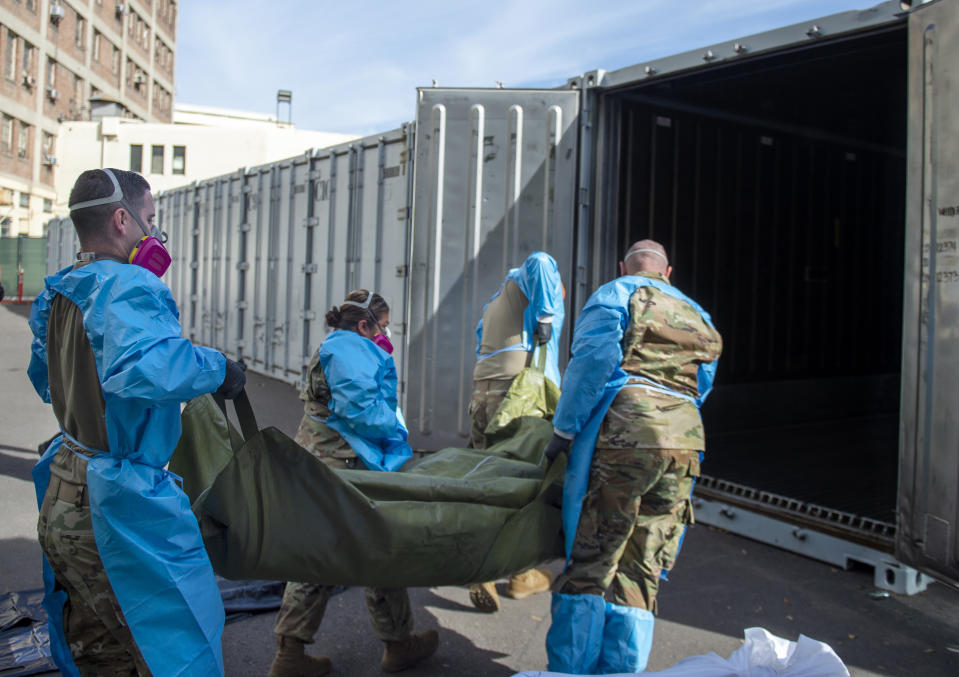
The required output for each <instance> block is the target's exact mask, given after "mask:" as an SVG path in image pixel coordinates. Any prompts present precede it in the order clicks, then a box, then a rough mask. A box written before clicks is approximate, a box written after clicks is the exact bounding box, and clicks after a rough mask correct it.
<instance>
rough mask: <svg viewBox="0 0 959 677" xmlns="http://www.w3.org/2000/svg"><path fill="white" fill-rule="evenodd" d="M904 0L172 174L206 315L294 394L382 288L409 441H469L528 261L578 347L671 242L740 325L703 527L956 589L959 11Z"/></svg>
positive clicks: (428, 445) (712, 429)
mask: <svg viewBox="0 0 959 677" xmlns="http://www.w3.org/2000/svg"><path fill="white" fill-rule="evenodd" d="M910 4H911V3H907V2H898V1H895V2H885V3H882V4H880V5H877V6H875V7H873V8H870V9H865V10H862V11H853V12H844V13H841V14H836V15H832V16H828V17H824V18H822V19H817V20H814V21H809V22H804V23H802V24H797V25H794V26H788V27H785V28H782V29H778V30H775V31H770V32H767V33H763V34H760V35H753V36H748V37H744V38H740V39H738V40H733V41H729V42H726V43H721V44H718V45H713V46H710V47H704V48H703V49H700V50H694V51H691V52H686V53H683V54H678V55H675V56H671V57H666V58H663V59H657V60H654V61H650V62H647V63H641V64H637V65H635V66H631V67H628V68H623V69H620V70H617V71H611V72H607V71H593V72H590V73H586V74H584V75H582V76H576V77H573V78H571V79H570V80H569V81H568V82H567V83H566V84H565V85H563V86H560V87H558V88H556V89H552V90H529V89H526V90H510V89H495V90H492V89H491V90H480V89H444V88H423V89H420V90H418V92H417V101H416V122H415V125H414V124H410V125H404V126H403V128H401V129H399V130H394V131H392V132H388V133H385V134H383V135H378V136H372V137H368V138H366V139H362V140H360V141H356V142H353V143H350V144H345V145H342V146H337V147H334V148H330V149H323V150H317V151H311V152H309V153H306V154H305V155H303V156H300V157H297V158H293V159H291V160H287V161H283V162H277V163H273V164H270V165H265V166H263V167H256V168H250V169H242V170H239V171H237V172H235V173H234V174H230V175H226V176H222V177H218V178H215V179H210V180H208V181H202V182H199V183H196V184H193V185H191V186H188V187H184V188H181V189H177V190H173V191H168V192H166V193H164V194H162V195H160V196H159V198H158V214H159V217H160V221H161V224H162V227H163V228H164V229H165V230H167V231H169V232H170V235H171V242H172V243H174V247H173V251H174V256H175V258H174V265H173V267H172V268H171V271H170V272H169V273H168V274H167V281H168V283H169V284H170V286H171V288H172V289H173V291H174V295H175V297H176V299H177V301H178V303H179V305H180V309H181V319H182V323H183V326H184V331H185V333H186V334H187V335H188V336H190V337H191V338H193V339H194V340H196V341H198V342H200V343H204V344H206V345H212V346H214V347H217V348H219V349H221V350H223V351H224V352H226V353H227V354H228V355H231V356H232V357H235V358H239V357H242V358H244V359H246V360H247V361H248V363H249V364H250V365H251V368H252V369H254V370H256V371H259V372H261V373H264V374H268V375H270V376H273V377H276V378H279V379H282V380H285V381H287V382H289V383H292V384H297V383H298V382H299V380H300V379H301V378H302V375H303V373H304V369H305V366H306V363H307V362H308V361H309V359H310V355H311V354H312V352H313V351H314V350H315V349H316V347H317V346H318V345H319V343H320V341H321V340H322V339H323V337H324V336H325V335H326V329H325V326H324V324H323V314H324V312H325V310H327V309H328V308H329V307H330V306H332V305H334V304H337V303H339V301H341V300H342V298H343V296H344V295H345V293H346V292H348V291H349V290H350V289H353V288H356V287H363V286H365V287H368V288H373V289H377V290H378V291H381V292H382V293H384V294H385V295H386V297H387V299H388V300H389V301H390V303H391V306H392V326H393V327H395V328H396V330H395V331H394V333H395V334H396V337H395V338H394V345H395V346H396V353H395V357H396V361H397V366H398V370H399V375H400V383H401V403H402V405H403V407H404V410H405V412H406V416H407V421H408V423H409V428H410V440H411V443H412V444H413V445H414V447H417V448H419V449H424V450H431V449H438V448H442V447H444V446H449V445H457V446H459V445H463V444H465V442H466V440H467V438H468V431H469V421H468V414H467V407H468V402H469V397H470V391H471V386H472V382H471V381H472V368H473V364H474V355H475V353H474V351H475V333H474V329H475V325H476V322H477V320H478V319H479V317H480V315H481V313H482V308H483V304H485V302H486V301H487V300H488V299H489V297H490V296H491V295H492V294H493V293H494V292H495V291H496V289H497V288H498V287H499V285H500V283H501V282H502V280H503V276H504V275H505V273H506V271H507V270H508V269H509V268H510V267H513V266H516V265H518V264H519V263H520V262H521V261H522V260H523V259H524V258H525V257H526V255H527V254H528V253H529V252H530V251H533V250H535V249H544V250H546V251H548V252H550V253H551V254H553V256H554V257H555V258H556V259H557V262H558V263H559V266H560V271H561V273H562V275H563V278H564V280H565V283H566V286H567V289H568V290H569V292H570V294H569V297H568V299H567V307H568V312H567V318H568V321H567V325H566V327H565V328H564V331H563V344H562V346H563V352H564V354H565V353H568V349H569V339H570V336H571V332H572V328H573V327H572V325H573V323H574V321H575V318H576V315H577V313H578V311H579V310H580V309H581V308H582V306H583V304H584V303H585V301H586V299H587V298H588V297H589V294H590V293H592V291H593V290H595V289H596V287H598V286H599V285H600V284H602V283H604V282H606V281H608V280H609V279H612V278H613V277H615V276H616V275H617V274H618V269H617V262H618V261H619V260H620V258H621V257H622V255H623V252H624V251H625V249H626V248H627V247H628V245H629V244H630V243H631V242H632V241H635V240H637V239H640V238H643V237H653V238H656V239H658V240H660V241H661V242H663V244H664V245H665V246H666V247H667V249H668V251H669V253H670V257H671V260H672V263H673V265H674V275H673V282H674V283H675V284H676V285H677V286H678V287H679V288H680V289H682V290H684V291H685V292H687V293H688V294H689V295H690V296H692V297H693V298H695V299H696V300H698V301H699V302H700V303H702V304H703V306H704V307H706V309H707V310H709V311H710V313H711V314H712V316H713V318H714V320H715V323H716V325H717V327H718V328H719V330H720V331H721V332H722V334H723V337H724V344H725V351H724V354H723V357H722V359H721V360H720V366H719V372H718V375H717V380H716V382H717V387H716V389H715V391H714V392H713V394H712V395H711V396H710V398H709V400H708V401H707V403H706V405H705V406H704V408H703V416H704V419H705V422H706V431H707V444H706V446H707V452H706V459H705V462H704V465H703V472H704V476H703V478H702V479H701V481H700V482H699V483H698V484H697V487H696V500H695V506H696V508H697V519H698V520H699V521H701V522H706V523H709V524H716V525H719V526H722V527H723V528H725V529H729V530H731V531H735V532H737V533H742V534H744V535H748V536H751V537H753V538H757V539H759V540H763V541H766V542H769V543H773V544H776V545H779V546H781V547H784V548H787V549H790V550H794V551H796V552H800V553H803V554H806V555H809V556H812V557H817V558H820V559H823V560H826V561H830V562H833V563H835V564H837V565H840V566H849V565H850V564H851V563H852V562H854V561H858V562H865V563H867V564H870V565H872V566H874V567H875V570H876V583H877V585H880V586H883V587H887V588H890V589H893V590H898V591H901V592H916V591H919V590H922V589H923V588H924V587H925V585H926V584H927V579H926V578H925V576H924V575H923V574H921V573H919V572H920V571H922V572H927V573H931V574H934V575H935V576H936V577H938V578H940V579H942V580H945V581H949V582H951V583H953V584H959V543H957V536H956V525H957V521H959V503H957V501H959V499H957V496H959V491H957V490H959V417H957V416H956V414H955V412H956V411H957V410H959V388H957V387H956V383H957V382H959V252H957V245H956V242H957V241H959V217H957V215H959V190H957V188H959V167H957V166H956V165H957V163H959V160H957V159H956V158H957V153H956V151H957V147H956V146H957V143H959V122H957V120H959V117H957V116H956V115H955V110H956V109H957V107H959V106H957V104H959V94H957V89H956V88H957V85H959V73H957V70H956V69H957V65H959V10H957V4H956V2H955V1H954V0H938V1H935V0H934V1H932V2H928V3H923V4H921V5H920V4H918V3H917V6H916V7H914V8H910ZM64 222H65V223H66V224H67V225H68V224H69V221H68V220H65V221H64ZM64 222H55V223H64ZM54 225H55V224H51V233H50V235H51V240H50V248H49V251H50V260H51V261H54V260H56V261H61V260H62V252H63V251H64V248H65V247H66V246H67V240H68V239H69V238H68V236H67V235H66V234H63V233H60V234H58V235H57V236H56V242H54ZM50 266H51V268H56V265H53V264H52V263H51V264H50ZM564 362H565V360H564ZM913 567H914V568H913Z"/></svg>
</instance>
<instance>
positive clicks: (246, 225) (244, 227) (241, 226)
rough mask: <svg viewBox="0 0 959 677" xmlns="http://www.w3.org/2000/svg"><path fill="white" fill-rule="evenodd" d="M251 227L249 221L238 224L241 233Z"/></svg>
mask: <svg viewBox="0 0 959 677" xmlns="http://www.w3.org/2000/svg"><path fill="white" fill-rule="evenodd" d="M251 227H252V226H250V224H249V223H241V224H240V232H241V233H248V232H250V229H251Z"/></svg>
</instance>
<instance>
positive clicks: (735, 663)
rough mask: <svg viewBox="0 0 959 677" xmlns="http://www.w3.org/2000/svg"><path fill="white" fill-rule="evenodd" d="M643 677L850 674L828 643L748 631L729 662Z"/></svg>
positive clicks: (706, 661)
mask: <svg viewBox="0 0 959 677" xmlns="http://www.w3.org/2000/svg"><path fill="white" fill-rule="evenodd" d="M636 674H639V673H636ZM642 674H643V675H649V676H652V675H655V676H656V677H849V670H847V669H846V666H845V665H843V662H842V660H840V658H839V656H837V655H836V652H835V651H833V650H832V647H830V646H829V645H828V644H826V643H825V642H817V641H816V640H814V639H810V638H809V637H806V636H805V635H800V636H799V640H798V641H795V642H790V641H789V640H788V639H783V638H782V637H776V636H775V635H773V634H772V633H771V632H769V631H768V630H765V629H763V628H747V629H746V631H745V641H744V642H743V645H742V646H741V647H739V648H738V649H736V650H735V651H734V652H733V653H732V654H730V656H729V658H728V659H727V658H722V657H720V656H718V655H716V654H715V653H708V654H705V655H703V656H690V657H689V658H684V659H683V660H681V661H679V662H678V663H677V664H676V665H674V666H673V667H671V668H667V669H666V670H660V671H659V672H645V673H642ZM513 677H564V675H562V673H559V672H535V671H532V672H520V673H517V674H516V675H514V676H513ZM612 677H615V676H612ZM619 677H626V675H625V673H624V674H621V675H619Z"/></svg>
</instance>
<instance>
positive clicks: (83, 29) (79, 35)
mask: <svg viewBox="0 0 959 677" xmlns="http://www.w3.org/2000/svg"><path fill="white" fill-rule="evenodd" d="M73 37H74V41H75V42H76V45H77V47H79V48H80V49H86V37H87V20H86V19H84V18H83V17H82V16H80V14H79V13H78V14H77V30H76V33H75V34H74V36H73Z"/></svg>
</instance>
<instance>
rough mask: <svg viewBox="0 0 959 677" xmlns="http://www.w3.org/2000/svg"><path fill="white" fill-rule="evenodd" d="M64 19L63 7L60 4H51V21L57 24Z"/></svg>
mask: <svg viewBox="0 0 959 677" xmlns="http://www.w3.org/2000/svg"><path fill="white" fill-rule="evenodd" d="M62 19H63V7H61V6H60V5H50V21H52V22H53V23H55V24H58V23H60V21H61V20H62Z"/></svg>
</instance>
